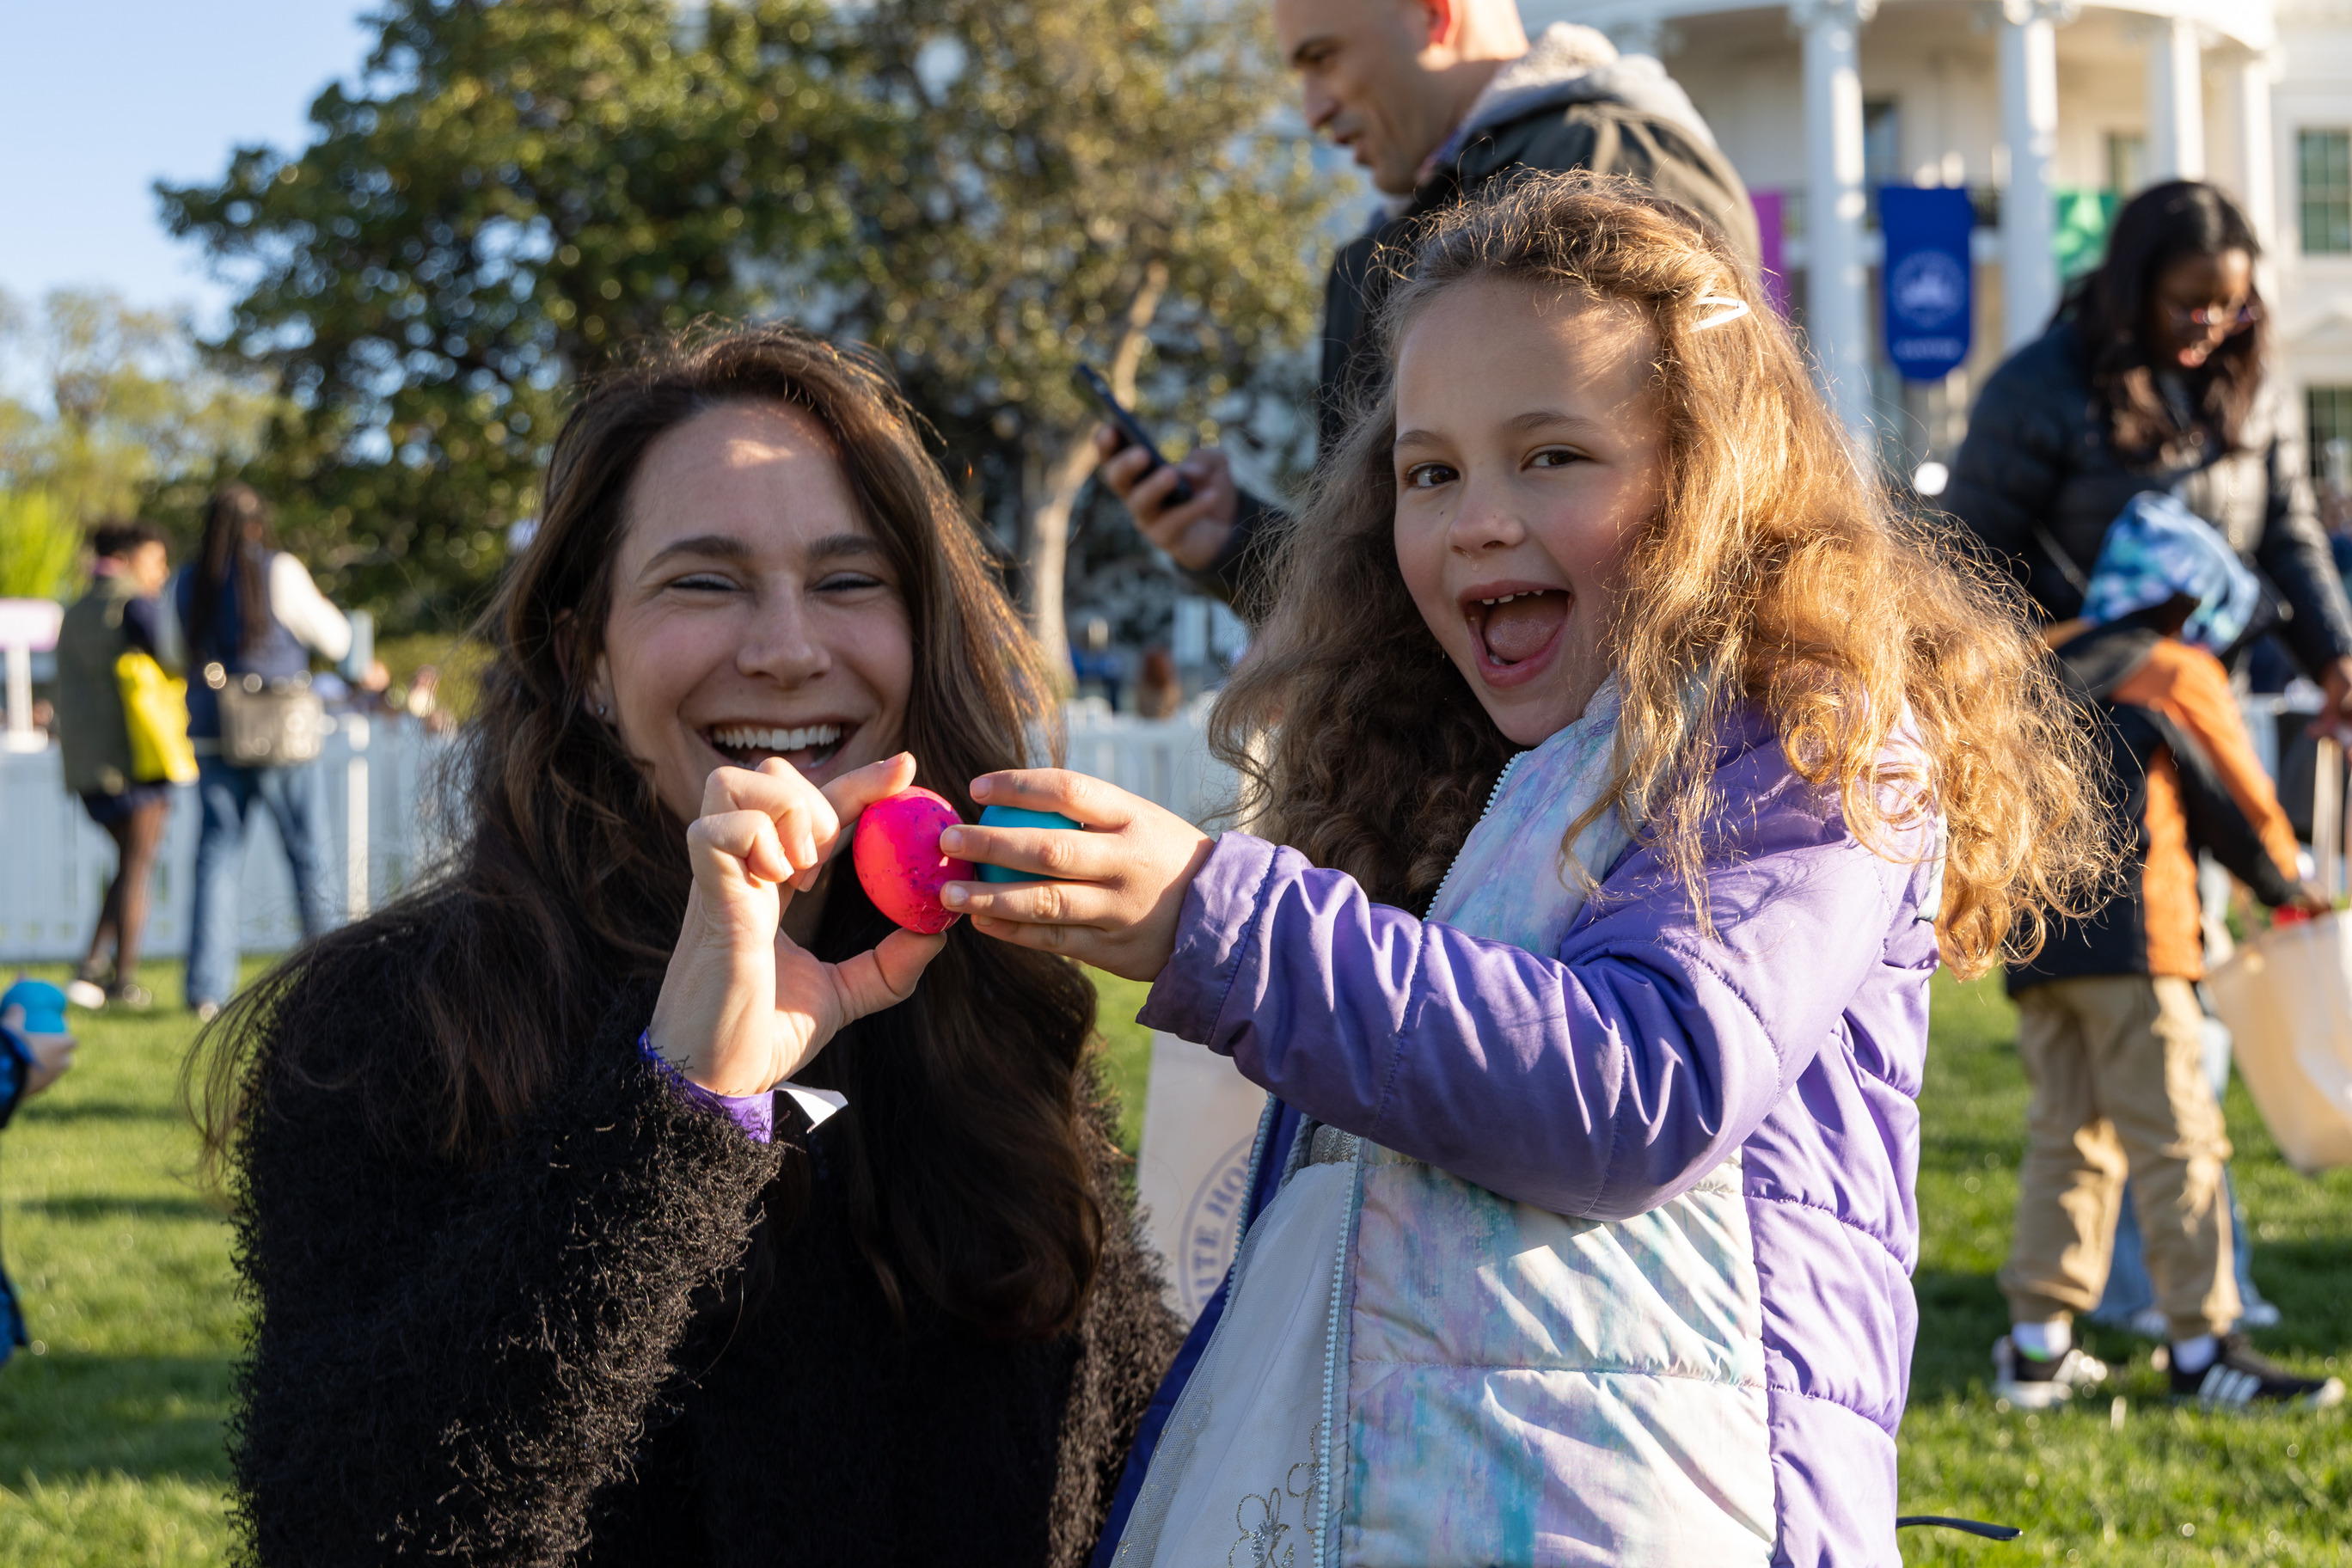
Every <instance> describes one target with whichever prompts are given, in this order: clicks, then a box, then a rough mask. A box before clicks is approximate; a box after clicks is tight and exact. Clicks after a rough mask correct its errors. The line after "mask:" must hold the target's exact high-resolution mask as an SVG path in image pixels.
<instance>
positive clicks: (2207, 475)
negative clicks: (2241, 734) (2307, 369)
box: [1942, 180, 2352, 723]
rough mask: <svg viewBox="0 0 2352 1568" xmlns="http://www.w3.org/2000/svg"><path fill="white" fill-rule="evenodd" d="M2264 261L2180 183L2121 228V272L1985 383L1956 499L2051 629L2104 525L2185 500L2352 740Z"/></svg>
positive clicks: (2113, 257) (2103, 273)
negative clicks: (2252, 582)
mask: <svg viewBox="0 0 2352 1568" xmlns="http://www.w3.org/2000/svg"><path fill="white" fill-rule="evenodd" d="M2261 251H2262V247H2261V246H2260V245H2259V243H2258V242H2257V241H2256V240H2255V238H2254V235H2253V230H2252V228H2251V227H2250V226H2248V225H2247V223H2246V220H2245V218H2244V216H2243V215H2242V214H2241V213H2240V212H2239V211H2238V209H2237V207H2236V206H2234V205H2232V204H2231V201H2230V198H2229V197H2227V196H2225V195H2222V194H2221V192H2220V191H2218V190H2216V189H2214V188H2213V187H2212V186H2211V185H2208V184H2200V183H2197V182H2195V181H2189V180H2176V181H2173V182H2171V183H2169V184H2161V185H2157V186H2153V187H2151V188H2150V189H2148V190H2147V191H2143V192H2142V193H2141V194H2140V195H2137V196H2135V197H2133V198H2132V200H2131V201H2130V202H2129V203H2128V204H2126V205H2125V207H2124V209H2123V211H2122V212H2121V213H2119V214H2118V215H2117V216H2116V226H2115V232H2114V234H2113V236H2112V237H2111V238H2110V240H2109V244H2108V248H2107V257H2106V260H2105V263H2104V264H2103V265H2102V266H2100V268H2098V269H2097V270H2096V271H2095V272H2092V273H2090V274H2089V275H2087V276H2086V277H2084V278H2083V279H2080V280H2079V281H2078V282H2077V283H2076V284H2075V285H2074V287H2073V288H2072V289H2069V290H2068V292H2067V296H2066V301H2065V303H2064V304H2063V306H2061V307H2060V309H2059V311H2058V315H2057V318H2056V320H2055V321H2053V322H2052V324H2051V327H2050V330H2049V331H2047V332H2044V333H2043V334H2042V336H2041V337H2040V338H2039V339H2037V340H2036V341H2035V342H2031V343H2029V344H2027V345H2026V346H2025V347H2024V348H2021V349H2020V350H2019V351H2018V352H2017V353H2014V354H2012V355H2011V356H2010V358H2009V359H2008V361H2007V362H2006V363H2003V364H2002V365H2001V367H2000V369H1999V370H1997V371H1995V372H1994V373H1993V374H1992V377H1991V379H1990V380H1989V381H1987V382H1986V383H1985V387H1984V392H1983V394H1982V395H1980V396H1979V398H1978V399H1977V405H1976V409H1975V412H1974V413H1973V414H1971V415H1970V416H1969V437H1968V440H1967V442H1966V443H1965V444H1964V445H1963V446H1962V447H1960V453H1959V457H1958V460H1957V461H1956V462H1955V463H1954V465H1953V471H1952V482H1951V487H1950V489H1948V490H1947V491H1946V493H1945V494H1944V496H1943V498H1942V500H1943V505H1944V507H1945V508H1946V510H1949V511H1950V512H1951V513H1952V514H1953V515H1955V516H1956V517H1958V519H1959V520H1960V521H1962V522H1963V523H1965V524H1967V525H1968V527H1969V530H1970V531H1973V532H1974V533H1975V534H1976V535H1977V537H1978V538H1979V539H1980V540H1981V541H1983V542H1984V543H1985V544H1986V546H1988V547H1989V548H1990V550H1991V551H1992V552H1994V555H1995V558H1996V559H1998V560H2000V561H2003V562H2004V563H2007V564H2008V565H2009V567H2010V568H2011V570H2012V571H2013V572H2015V573H2016V574H2017V576H2018V578H2019V580H2020V581H2021V582H2022V583H2023V584H2024V585H2025V587H2026V590H2027V592H2029V593H2030V594H2032V596H2033V599H2034V602H2035V604H2036V605H2038V606H2039V607H2040V609H2041V611H2042V615H2043V616H2044V617H2045V618H2047V619H2048V620H2050V621H2053V622H2059V621H2065V620H2069V619H2071V618H2073V617H2074V615H2075V614H2076V613H2077V612H2078V611H2080V609H2081V608H2082V604H2083V588H2084V584H2085V583H2086V582H2088V580H2089V578H2090V572H2091V566H2092V563H2094V562H2095V561H2096V560H2097V558H2098V553H2099V543H2100V542H2101V541H2102V540H2103V539H2104V538H2105V536H2106V531H2107V525H2108V524H2110V523H2112V522H2113V521H2115V520H2116V517H2118V516H2119V515H2121V513H2122V512H2123V510H2124V507H2125V505H2126V503H2127V502H2129V501H2130V500H2131V498H2132V497H2133V496H2135V495H2137V494H2138V493H2139V492H2141V491H2142V490H2164V491H2169V492H2171V493H2173V494H2176V495H2178V496H2179V498H2180V499H2181V500H2183V501H2184V502H2186V503H2187V504H2188V506H2189V510H2192V511H2194V512H2196V513H2197V514H2198V515H2199V516H2200V517H2202V518H2203V519H2204V520H2205V521H2208V522H2210V523H2211V524H2212V525H2213V526H2214V527H2215V528H2216V529H2218V530H2219V531H2221V535H2222V537H2224V538H2225V539H2227V540H2229V542H2231V545H2233V546H2234V547H2235V548H2236V549H2237V550H2238V552H2239V553H2240V554H2241V555H2242V556H2243V557H2244V558H2245V561H2246V563H2247V564H2248V565H2250V566H2252V568H2253V569H2254V570H2255V571H2256V572H2257V573H2259V574H2261V575H2262V577H2263V580H2264V582H2265V584H2267V585H2268V586H2269V588H2270V590H2271V596H2272V599H2273V603H2274V605H2275V607H2276V615H2277V620H2278V624H2277V625H2276V626H2274V629H2275V631H2276V632H2277V634H2278V636H2279V637H2280V639H2281V640H2282V641H2284V643H2285V644H2286V646H2287V648H2288V650H2289V651H2290V652H2292V653H2293V654H2294V658H2295V659H2296V661H2297V662H2298V663H2300V664H2301V665H2302V666H2303V668H2304V670H2305V673H2307V674H2308V675H2309V676H2310V677H2311V678H2312V679H2314V680H2315V681H2318V682H2319V683H2320V685H2321V686H2322V688H2323V689H2325V690H2326V696H2327V710H2326V713H2325V714H2324V715H2323V719H2324V720H2325V721H2328V722H2331V723H2341V722H2342V721H2343V720H2344V717H2345V703H2346V699H2347V695H2352V606H2347V604H2346V602H2345V595H2344V585H2343V581H2342V579H2341V578H2340V577H2339V576H2338V575H2337V574H2336V564H2335V562H2334V561H2333V560H2332V559H2331V558H2330V556H2329V553H2328V549H2327V539H2326V534H2325V532H2323V531H2322V530H2321V528H2320V525H2319V516H2318V510H2317V508H2316V505H2315V502H2314V500H2313V497H2312V490H2311V483H2310V479H2309V476H2308V475H2307V473H2306V472H2305V459H2304V444H2303V438H2302V435H2301V429H2300V425H2299V422H2298V421H2297V420H2296V419H2295V418H2294V415H2293V413H2292V411H2290V410H2289V409H2288V408H2287V407H2286V406H2285V403H2284V398H2283V397H2282V396H2281V395H2280V390H2279V388H2278V386H2277V384H2275V382H2273V380H2272V379H2271V378H2270V377H2269V375H2268V374H2267V373H2268V368H2269V367H2268V365H2267V363H2265V362H2266V359H2267V355H2266V353H2265V352H2264V350H2265V334H2266V325H2265V322H2264V321H2263V302H2262V297H2261V295H2260V294H2259V292H2258V291H2257V290H2256V289H2255V287H2254V261H2255V258H2257V257H2259V256H2260V255H2261Z"/></svg>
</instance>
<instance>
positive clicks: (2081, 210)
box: [2053, 186, 2123, 283]
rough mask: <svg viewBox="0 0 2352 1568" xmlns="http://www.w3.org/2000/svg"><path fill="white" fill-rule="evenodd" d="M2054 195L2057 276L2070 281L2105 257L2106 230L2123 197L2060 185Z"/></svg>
mask: <svg viewBox="0 0 2352 1568" xmlns="http://www.w3.org/2000/svg"><path fill="white" fill-rule="evenodd" d="M2053 199H2054V200H2055V201H2056V202H2057V204H2058V223H2057V238H2056V240H2055V242H2054V248H2055V249H2056V251H2057V253H2058V278H2059V280H2060V281H2061V282H2066V283H2071V282H2073V281H2074V279H2077V278H2080V277H2081V276H2082V275H2083V274H2084V273H2085V272H2088V271H2090V270H2091V268H2095V267H2096V266H2097V265H2098V264H2099V263H2100V262H2102V261H2104V260H2105V259H2106V255H2107V230H2108V229H2109V228H2110V227H2112V226H2114V224H2115V221H2116V209H2118V208H2119V207H2121V206H2122V205H2123V198H2122V197H2121V196H2119V195H2116V193H2115V192H2113V191H2099V190H2092V189H2089V188H2088V187H2082V186H2077V187H2072V188H2070V187H2067V186H2061V187H2059V189H2058V191H2057V193H2056V195H2055V196H2054V197H2053Z"/></svg>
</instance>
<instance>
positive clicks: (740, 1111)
mask: <svg viewBox="0 0 2352 1568" xmlns="http://www.w3.org/2000/svg"><path fill="white" fill-rule="evenodd" d="M637 1051H638V1054H639V1055H641V1056H643V1057H644V1058H646V1060H647V1061H649V1062H651V1063H652V1064H653V1065H654V1066H655V1067H656V1068H660V1069H661V1071H662V1074H663V1076H664V1077H666V1078H667V1079H669V1081H670V1083H671V1084H672V1085H673V1086H674V1087H676V1089H677V1091H678V1093H679V1094H680V1095H682V1096H683V1097H685V1099H686V1100H687V1102H688V1104H690V1105H697V1106H699V1107H701V1108H702V1109H703V1110H715V1111H718V1112H719V1113H720V1114H721V1115H723V1116H725V1117H726V1118H727V1119H728V1120H729V1121H732V1122H734V1123H735V1125H736V1126H738V1127H740V1128H741V1129H742V1130H743V1131H744V1132H745V1133H746V1134H747V1135H749V1136H750V1138H751V1142H754V1143H765V1142H769V1141H770V1140H772V1138H774V1137H775V1135H776V1097H775V1096H774V1095H772V1094H717V1093H714V1092H712V1091H711V1090H709V1089H705V1088H703V1087H702V1086H701V1085H700V1084H698V1083H696V1082H695V1081H694V1080H693V1079H689V1078H688V1077H687V1076H686V1075H685V1074H684V1073H682V1072H680V1071H678V1070H677V1067H676V1066H675V1065H674V1064H672V1063H671V1061H670V1060H669V1058H667V1057H665V1056H663V1055H662V1054H661V1053H660V1052H659V1051H657V1050H656V1049H654V1032H653V1031H652V1030H651V1029H647V1030H646V1032H645V1033H644V1034H642V1035H639V1036H638V1037H637Z"/></svg>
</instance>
